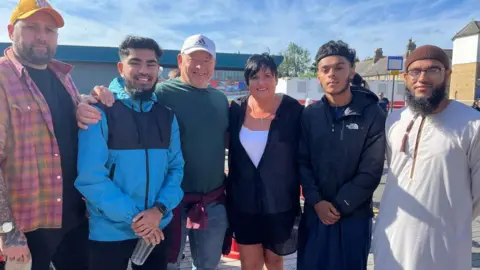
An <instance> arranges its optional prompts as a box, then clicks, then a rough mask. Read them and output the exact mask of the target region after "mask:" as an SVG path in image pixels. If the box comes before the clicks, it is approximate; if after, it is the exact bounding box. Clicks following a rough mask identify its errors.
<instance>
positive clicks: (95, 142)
mask: <svg viewBox="0 0 480 270" xmlns="http://www.w3.org/2000/svg"><path fill="white" fill-rule="evenodd" d="M109 88H110V90H111V91H112V92H113V93H114V95H115V100H116V103H118V102H121V103H123V104H124V105H125V106H126V107H127V108H130V109H133V110H135V111H137V112H140V111H141V112H149V111H150V110H151V109H152V106H153V104H155V103H156V102H157V99H156V96H155V95H152V98H151V100H149V101H143V102H142V103H140V102H138V101H135V100H133V99H131V98H130V96H129V95H128V94H127V93H126V92H125V90H124V85H123V81H122V80H121V79H114V80H113V81H112V83H111V84H110V86H109ZM140 105H141V106H142V108H140ZM98 109H99V110H100V111H101V113H102V119H101V120H100V121H99V122H98V123H97V124H92V125H89V126H88V129H87V130H81V131H80V132H79V137H78V140H79V152H78V177H77V179H76V181H75V186H76V188H77V189H78V190H79V191H80V192H81V193H82V195H83V196H84V197H85V199H86V201H87V208H88V211H89V214H90V239H91V240H96V241H121V240H127V239H133V238H138V237H137V236H136V235H135V233H134V232H133V230H132V229H131V224H132V220H133V218H134V217H135V215H137V214H138V213H139V212H140V211H142V210H144V209H145V204H146V202H145V199H146V186H147V179H148V180H149V181H148V182H149V185H148V202H147V204H148V208H150V207H153V206H154V205H155V203H156V202H160V203H162V204H164V205H165V206H166V207H167V209H168V210H167V213H166V214H165V216H164V217H163V219H162V221H161V223H160V227H161V228H162V229H163V228H165V227H166V226H167V225H168V224H169V223H170V221H171V219H172V216H173V214H172V209H174V208H175V207H176V206H177V205H178V204H179V203H180V201H181V200H182V198H183V191H182V189H181V187H180V185H181V182H182V178H183V166H184V161H183V156H182V152H181V147H180V133H179V129H178V123H177V120H176V118H175V117H173V120H172V122H171V137H170V145H169V146H168V145H167V147H168V149H167V147H165V149H157V148H155V149H141V148H140V149H128V150H123V149H122V150H115V149H109V148H108V142H107V140H108V138H109V136H108V134H109V133H108V123H107V115H106V114H105V112H104V111H103V110H102V109H100V108H98ZM139 115H142V114H139ZM118 122H121V121H118ZM166 124H169V123H164V125H166ZM116 125H117V127H118V125H120V128H121V126H122V125H125V123H124V122H122V123H120V124H119V123H116ZM167 127H168V126H167ZM148 128H150V126H149V127H148ZM152 128H154V127H152ZM126 132H127V130H126ZM167 132H168V131H167ZM167 134H168V133H167ZM115 136H122V134H118V135H117V134H115ZM147 162H148V164H147ZM113 166H114V168H112V167H113ZM111 170H114V171H115V173H114V175H112V173H111ZM147 170H148V173H147ZM111 178H112V179H111Z"/></svg>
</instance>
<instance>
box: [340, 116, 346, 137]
mask: <svg viewBox="0 0 480 270" xmlns="http://www.w3.org/2000/svg"><path fill="white" fill-rule="evenodd" d="M344 129H345V120H342V129H341V130H340V141H343V130H344Z"/></svg>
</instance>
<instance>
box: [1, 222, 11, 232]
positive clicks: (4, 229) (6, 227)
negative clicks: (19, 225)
mask: <svg viewBox="0 0 480 270" xmlns="http://www.w3.org/2000/svg"><path fill="white" fill-rule="evenodd" d="M12 230H13V222H5V223H3V224H2V225H0V233H9V232H11V231H12Z"/></svg>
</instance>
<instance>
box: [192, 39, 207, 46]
mask: <svg viewBox="0 0 480 270" xmlns="http://www.w3.org/2000/svg"><path fill="white" fill-rule="evenodd" d="M195 45H200V46H204V47H205V46H207V44H206V43H205V40H203V38H201V39H199V40H197V42H195Z"/></svg>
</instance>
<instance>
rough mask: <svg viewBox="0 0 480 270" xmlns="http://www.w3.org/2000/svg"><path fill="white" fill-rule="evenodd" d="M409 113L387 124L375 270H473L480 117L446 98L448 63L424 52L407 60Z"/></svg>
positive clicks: (436, 51)
mask: <svg viewBox="0 0 480 270" xmlns="http://www.w3.org/2000/svg"><path fill="white" fill-rule="evenodd" d="M405 70H406V72H405V74H404V75H403V76H404V79H405V82H406V85H407V89H406V96H407V107H406V108H404V109H402V110H399V111H395V112H393V113H392V114H391V115H390V116H389V117H388V118H387V123H386V127H385V128H386V136H387V152H386V153H387V154H386V155H387V161H388V163H389V170H388V176H387V184H386V187H385V190H384V193H383V197H382V200H381V202H380V213H379V216H378V218H377V222H376V226H375V231H374V238H373V247H374V256H375V257H374V258H375V269H377V270H467V269H468V270H470V269H471V263H472V262H471V246H472V219H475V218H476V217H477V216H478V214H479V211H480V209H479V203H480V135H479V127H480V114H479V113H478V112H477V111H475V110H474V109H472V108H470V107H469V106H466V105H464V104H462V103H459V102H457V101H451V100H448V99H447V94H446V87H445V86H446V83H447V82H448V80H449V77H450V74H451V68H450V60H449V58H448V56H447V55H446V54H445V52H444V51H443V50H442V49H440V48H438V47H435V46H429V45H426V46H422V47H419V48H417V49H416V50H415V51H413V52H412V54H411V55H409V57H408V58H407V60H406V65H405Z"/></svg>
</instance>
